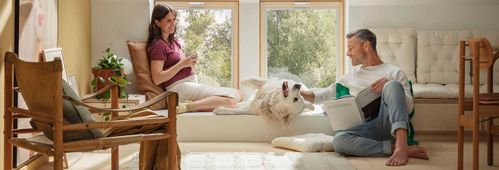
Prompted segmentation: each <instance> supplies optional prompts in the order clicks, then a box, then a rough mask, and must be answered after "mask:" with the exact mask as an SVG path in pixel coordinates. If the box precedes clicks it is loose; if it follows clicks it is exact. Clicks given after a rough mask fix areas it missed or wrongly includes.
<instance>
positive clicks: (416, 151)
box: [386, 145, 429, 166]
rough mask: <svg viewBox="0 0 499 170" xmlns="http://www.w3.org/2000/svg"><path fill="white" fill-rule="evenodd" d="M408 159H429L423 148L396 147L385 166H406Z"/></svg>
mask: <svg viewBox="0 0 499 170" xmlns="http://www.w3.org/2000/svg"><path fill="white" fill-rule="evenodd" d="M409 157H410V158H419V159H429V156H428V153H427V151H426V149H425V148H422V147H419V146H417V145H412V146H408V147H407V146H406V147H404V146H402V147H396V148H395V150H394V151H393V153H392V156H390V158H388V160H387V161H386V165H387V166H403V165H406V164H407V162H408V161H409Z"/></svg>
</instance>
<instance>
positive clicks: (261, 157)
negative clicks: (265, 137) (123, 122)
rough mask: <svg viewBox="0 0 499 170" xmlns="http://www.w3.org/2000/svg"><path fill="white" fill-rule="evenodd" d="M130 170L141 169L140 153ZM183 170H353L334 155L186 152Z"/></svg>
mask: <svg viewBox="0 0 499 170" xmlns="http://www.w3.org/2000/svg"><path fill="white" fill-rule="evenodd" d="M134 156H135V159H134V160H132V161H131V162H130V163H131V165H130V168H131V169H133V168H135V167H136V168H138V153H136V154H134ZM181 168H182V170H225V169H227V170H351V169H355V168H354V167H353V166H352V165H351V164H350V163H349V162H348V160H347V159H346V158H344V157H343V156H341V155H338V154H336V153H334V152H322V153H301V152H285V153H275V152H186V153H182V164H181Z"/></svg>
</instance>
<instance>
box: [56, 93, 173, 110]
mask: <svg viewBox="0 0 499 170" xmlns="http://www.w3.org/2000/svg"><path fill="white" fill-rule="evenodd" d="M166 97H167V98H168V100H175V106H176V105H178V95H177V93H175V92H170V91H166V92H163V93H161V94H159V95H158V96H156V97H154V98H152V99H151V100H148V101H146V102H144V103H142V104H139V105H135V106H132V107H129V108H121V109H111V108H99V107H94V106H91V105H89V104H86V103H83V102H81V101H80V100H78V99H75V98H73V97H71V96H63V99H64V100H68V101H70V102H72V103H73V104H76V105H80V106H83V107H86V108H89V109H92V110H93V111H97V112H129V111H135V110H140V109H144V108H146V107H149V106H151V105H153V104H155V103H157V102H160V101H161V100H163V99H165V98H166Z"/></svg>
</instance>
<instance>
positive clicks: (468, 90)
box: [413, 84, 499, 99]
mask: <svg viewBox="0 0 499 170" xmlns="http://www.w3.org/2000/svg"><path fill="white" fill-rule="evenodd" d="M486 89H487V87H486V86H485V85H482V86H481V87H480V92H485V91H486ZM493 89H494V92H499V84H494V86H493ZM413 90H414V98H417V99H425V98H428V99H434V98H438V99H457V98H458V96H459V85H458V84H446V85H442V84H414V85H413ZM464 91H465V93H464V97H466V98H470V97H471V95H472V94H473V93H472V86H471V85H466V86H465V88H464Z"/></svg>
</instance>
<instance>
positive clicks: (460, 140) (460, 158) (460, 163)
mask: <svg viewBox="0 0 499 170" xmlns="http://www.w3.org/2000/svg"><path fill="white" fill-rule="evenodd" d="M459 117H461V116H459ZM463 133H464V127H463V126H462V125H459V127H458V130H457V169H458V170H463V150H464V141H463V140H464V135H463Z"/></svg>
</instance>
